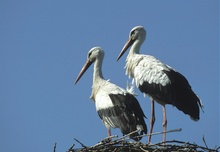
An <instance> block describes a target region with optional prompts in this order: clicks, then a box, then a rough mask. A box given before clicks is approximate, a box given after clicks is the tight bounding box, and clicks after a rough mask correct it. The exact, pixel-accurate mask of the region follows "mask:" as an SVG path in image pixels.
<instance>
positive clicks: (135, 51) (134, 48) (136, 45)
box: [129, 39, 143, 55]
mask: <svg viewBox="0 0 220 152" xmlns="http://www.w3.org/2000/svg"><path fill="white" fill-rule="evenodd" d="M142 43H143V42H142V41H140V40H139V39H137V40H136V41H135V42H134V44H133V45H132V46H131V49H130V51H129V55H133V54H139V52H140V48H141V44H142Z"/></svg>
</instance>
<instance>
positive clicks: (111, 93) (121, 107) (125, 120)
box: [75, 47, 147, 140]
mask: <svg viewBox="0 0 220 152" xmlns="http://www.w3.org/2000/svg"><path fill="white" fill-rule="evenodd" d="M103 58H104V51H103V50H102V49H101V48H100V47H94V48H92V49H91V50H90V51H89V52H88V59H87V61H86V63H85V65H84V66H83V67H82V70H81V71H80V73H79V75H78V77H77V78H76V81H75V84H76V83H77V82H78V80H79V79H80V78H81V76H82V75H83V74H84V72H85V71H86V70H87V69H88V68H89V67H90V65H91V64H92V63H94V73H93V85H92V95H91V97H90V99H92V100H93V101H94V102H95V107H96V111H97V112H98V115H99V117H100V118H101V119H102V122H103V123H104V125H105V126H106V128H107V130H108V136H111V127H112V128H119V129H120V130H121V132H122V133H123V135H124V134H128V133H130V132H133V131H136V130H137V129H138V130H139V131H140V134H143V133H145V134H146V133H147V126H146V124H145V121H144V118H145V115H144V113H143V111H142V109H141V107H140V105H139V103H138V101H137V99H136V98H135V97H134V96H133V95H132V94H131V93H129V92H128V91H126V90H124V89H122V88H120V87H118V86H117V85H115V84H113V83H110V82H109V81H106V80H104V78H103V75H102V61H103ZM138 135H139V133H137V132H136V133H134V134H132V135H131V136H130V137H131V138H132V139H134V140H140V139H141V138H135V136H138Z"/></svg>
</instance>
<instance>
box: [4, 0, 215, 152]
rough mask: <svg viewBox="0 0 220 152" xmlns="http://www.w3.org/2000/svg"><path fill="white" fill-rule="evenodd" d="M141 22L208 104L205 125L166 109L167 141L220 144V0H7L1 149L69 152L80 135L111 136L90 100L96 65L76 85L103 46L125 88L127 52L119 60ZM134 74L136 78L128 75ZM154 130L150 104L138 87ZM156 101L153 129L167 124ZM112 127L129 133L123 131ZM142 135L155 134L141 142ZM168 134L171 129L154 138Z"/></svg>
mask: <svg viewBox="0 0 220 152" xmlns="http://www.w3.org/2000/svg"><path fill="white" fill-rule="evenodd" d="M136 25H142V26H144V27H145V28H146V30H147V38H146V41H145V42H144V44H143V45H142V48H141V53H144V54H150V55H153V56H155V57H156V58H158V59H160V60H161V61H163V62H164V63H166V64H168V65H171V66H172V67H173V68H175V69H176V70H177V71H179V72H180V73H182V74H183V75H184V76H185V77H186V78H187V79H188V81H189V82H190V84H191V86H192V88H193V90H194V91H195V92H196V93H197V94H198V95H199V96H200V98H201V100H202V101H203V104H204V107H205V113H201V115H200V117H201V119H200V120H199V121H198V122H194V121H192V120H191V119H190V118H189V116H187V115H185V114H183V113H182V112H180V111H179V110H177V109H176V108H175V107H172V106H169V105H168V106H167V117H168V128H167V129H168V130H170V129H176V128H182V132H179V133H170V134H168V135H167V140H173V139H176V140H181V141H186V142H187V141H189V142H195V143H197V144H199V145H204V143H203V141H202V137H203V135H204V137H205V140H206V143H207V145H208V146H209V147H210V148H214V147H215V146H219V27H218V25H219V1H218V0H211V1H210V0H193V1H192V0H185V1H176V0H167V1H164V0H158V1H149V0H137V1H114V2H109V1H101V0H99V1H75V0H65V1H57V0H48V1H45V0H38V1H34V0H26V1H25V0H20V1H15V0H9V1H6V0H2V1H1V2H0V94H1V95H0V151H4V152H11V151H24V152H25V151H26V152H27V151H36V152H37V151H38V152H39V151H52V150H53V145H54V143H55V142H57V152H61V151H66V150H67V149H68V148H69V147H70V146H71V145H72V144H73V143H75V144H76V147H80V145H79V144H77V143H76V142H75V141H74V138H77V139H78V140H80V141H81V142H83V143H84V144H85V145H88V146H91V145H94V144H96V143H97V142H99V141H101V139H103V138H104V137H106V136H107V131H106V128H105V126H104V125H103V124H102V122H101V121H100V119H99V117H98V115H97V113H96V110H95V106H94V103H93V102H92V101H91V100H90V99H89V97H90V94H91V86H92V73H93V67H92V68H90V69H89V70H88V71H87V72H86V73H85V74H84V76H83V77H82V78H81V80H80V81H79V82H78V83H77V85H75V86H74V85H73V83H74V81H75V79H76V77H77V75H78V73H79V71H80V70H81V68H82V66H83V64H84V63H85V61H86V58H87V52H88V51H89V50H90V49H91V48H92V47H94V46H101V47H102V48H103V49H104V51H105V58H104V63H103V74H104V77H105V78H106V79H110V81H111V82H113V83H115V84H117V85H119V86H121V87H123V88H125V87H126V82H127V80H128V77H127V76H126V75H125V69H124V66H125V59H126V56H127V53H126V54H125V55H124V56H123V57H122V58H121V59H120V60H119V61H118V62H116V58H117V56H118V54H119V52H120V51H121V49H122V47H123V46H124V44H125V42H126V41H127V39H128V35H129V32H130V30H131V29H132V28H133V27H134V26H136ZM129 81H130V80H129ZM135 92H136V93H138V95H139V96H137V99H138V100H139V102H140V104H141V106H142V108H143V110H144V112H145V114H146V116H147V117H148V119H147V120H146V124H147V126H148V128H149V119H150V102H149V99H148V98H147V97H146V98H144V97H143V95H142V94H141V93H140V91H139V90H138V89H135ZM162 118H163V117H162V107H161V106H160V105H159V104H156V123H155V127H154V132H158V131H162V130H163V128H162V121H163V120H162ZM112 134H117V135H119V136H121V132H120V131H119V129H113V130H112ZM142 141H143V142H146V141H147V138H146V137H145V138H143V139H142ZM160 141H162V135H157V136H153V137H152V142H153V143H156V142H160Z"/></svg>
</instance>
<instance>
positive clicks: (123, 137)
mask: <svg viewBox="0 0 220 152" xmlns="http://www.w3.org/2000/svg"><path fill="white" fill-rule="evenodd" d="M139 131H140V129H137V130H135V131H132V132H130V133H129V134H126V135H124V136H122V137H121V138H118V139H117V140H121V139H125V138H126V137H128V136H130V135H132V134H134V133H136V132H139ZM137 137H138V136H137ZM135 138H136V137H135ZM129 139H130V138H129Z"/></svg>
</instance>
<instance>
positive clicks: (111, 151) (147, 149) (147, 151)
mask: <svg viewBox="0 0 220 152" xmlns="http://www.w3.org/2000/svg"><path fill="white" fill-rule="evenodd" d="M177 131H181V129H175V130H170V131H168V132H177ZM168 132H166V133H168ZM133 133H134V132H133ZM161 133H163V132H159V133H153V134H151V135H155V134H161ZM130 134H132V133H130ZM130 134H128V135H125V136H123V137H120V138H118V136H117V135H114V136H111V137H107V138H104V139H102V141H101V142H98V143H97V144H95V145H93V146H86V145H85V144H83V143H82V142H80V141H79V140H78V139H74V140H75V141H76V142H77V143H79V144H80V145H81V146H82V147H81V148H74V146H75V144H73V145H72V146H71V147H70V148H69V149H68V151H67V152H171V151H172V152H174V151H179V152H204V151H207V152H218V150H219V149H220V147H219V146H218V147H215V148H213V149H211V148H208V146H207V144H206V142H205V139H204V137H203V142H204V145H205V146H200V145H197V144H196V143H190V142H184V141H178V140H170V141H166V142H159V143H156V144H146V143H142V142H132V141H131V140H130V138H129V135H130ZM143 136H149V135H148V134H145V135H141V137H143ZM139 137H140V136H138V137H137V138H139ZM54 152H56V143H55V145H54Z"/></svg>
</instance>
